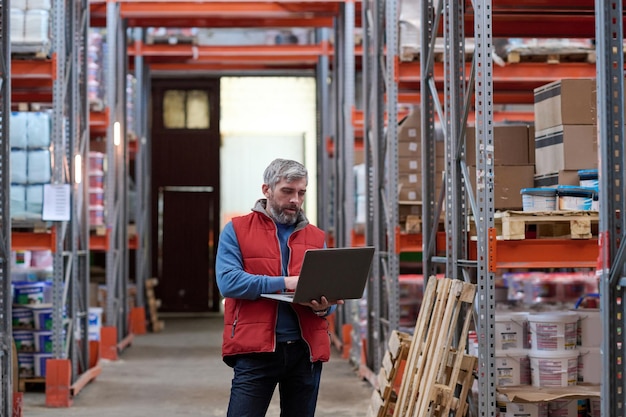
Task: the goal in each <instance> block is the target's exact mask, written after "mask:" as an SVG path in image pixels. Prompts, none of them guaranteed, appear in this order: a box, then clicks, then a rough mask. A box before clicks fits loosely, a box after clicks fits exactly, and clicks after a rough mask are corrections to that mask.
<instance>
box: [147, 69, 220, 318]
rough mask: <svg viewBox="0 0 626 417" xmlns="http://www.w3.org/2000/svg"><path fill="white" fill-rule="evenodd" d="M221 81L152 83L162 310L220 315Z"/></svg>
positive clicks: (156, 257) (155, 241)
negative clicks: (217, 259) (217, 274)
mask: <svg viewBox="0 0 626 417" xmlns="http://www.w3.org/2000/svg"><path fill="white" fill-rule="evenodd" d="M219 94H220V83H219V79H217V78H199V79H178V78H176V79H174V78H172V79H169V78H163V79H153V80H152V132H151V136H152V148H151V153H152V167H151V176H152V190H151V200H152V201H151V204H152V211H151V212H152V213H153V215H152V225H151V227H152V248H153V249H154V250H153V251H152V252H153V256H152V270H153V271H155V274H156V276H157V278H158V279H159V285H158V286H157V287H156V288H155V290H156V292H157V294H156V295H157V298H159V299H160V300H161V307H160V311H163V312H172V313H203V312H214V311H219V301H220V296H219V292H218V290H217V284H216V280H215V271H214V265H215V253H216V249H217V240H216V239H217V237H218V236H219V227H220V222H219V213H220V199H219V195H220V154H219V151H220V133H219V132H220V128H219V121H220V115H219V111H220V106H219V104H220V96H219Z"/></svg>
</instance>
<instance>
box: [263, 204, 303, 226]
mask: <svg viewBox="0 0 626 417" xmlns="http://www.w3.org/2000/svg"><path fill="white" fill-rule="evenodd" d="M267 208H268V210H269V213H270V216H272V218H273V219H274V221H276V223H279V224H286V225H292V224H295V223H296V220H297V219H298V214H297V213H296V214H295V215H294V216H290V215H289V214H286V213H284V212H283V211H280V210H279V209H278V208H276V207H274V206H273V205H271V204H268V206H267Z"/></svg>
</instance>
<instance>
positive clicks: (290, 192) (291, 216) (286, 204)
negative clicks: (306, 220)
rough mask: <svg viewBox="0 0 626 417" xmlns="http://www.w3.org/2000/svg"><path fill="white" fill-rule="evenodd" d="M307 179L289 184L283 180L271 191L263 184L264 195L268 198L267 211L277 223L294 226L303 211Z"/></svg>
mask: <svg viewBox="0 0 626 417" xmlns="http://www.w3.org/2000/svg"><path fill="white" fill-rule="evenodd" d="M306 183H307V182H306V179H304V178H302V179H300V180H295V181H292V182H287V181H286V180H281V181H280V182H278V183H277V184H276V187H275V188H274V189H273V190H271V189H270V187H269V186H268V185H267V184H263V194H264V195H265V197H267V210H268V212H269V213H270V215H271V216H272V217H273V218H274V220H275V221H276V222H277V223H281V224H294V223H295V222H296V219H297V217H298V213H299V212H300V210H302V203H303V202H304V195H305V194H306Z"/></svg>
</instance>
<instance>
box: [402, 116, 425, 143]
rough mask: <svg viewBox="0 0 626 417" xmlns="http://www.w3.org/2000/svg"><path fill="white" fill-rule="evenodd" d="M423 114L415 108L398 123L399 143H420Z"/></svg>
mask: <svg viewBox="0 0 626 417" xmlns="http://www.w3.org/2000/svg"><path fill="white" fill-rule="evenodd" d="M421 118H422V114H421V112H420V110H419V108H417V107H414V108H413V109H412V110H411V111H410V112H409V114H408V115H407V116H406V117H405V118H404V119H402V120H401V121H400V122H399V123H398V142H417V143H419V142H420V137H421V135H422V131H421V129H422V120H421Z"/></svg>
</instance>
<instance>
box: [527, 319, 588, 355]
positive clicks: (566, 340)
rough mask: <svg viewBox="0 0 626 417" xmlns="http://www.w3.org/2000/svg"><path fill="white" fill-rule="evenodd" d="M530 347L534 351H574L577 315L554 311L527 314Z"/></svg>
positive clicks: (576, 335)
mask: <svg viewBox="0 0 626 417" xmlns="http://www.w3.org/2000/svg"><path fill="white" fill-rule="evenodd" d="M528 324H529V329H530V347H531V349H532V350H536V351H560V350H572V349H576V342H577V339H578V314H577V313H574V312H572V311H554V312H544V313H530V314H528Z"/></svg>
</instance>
